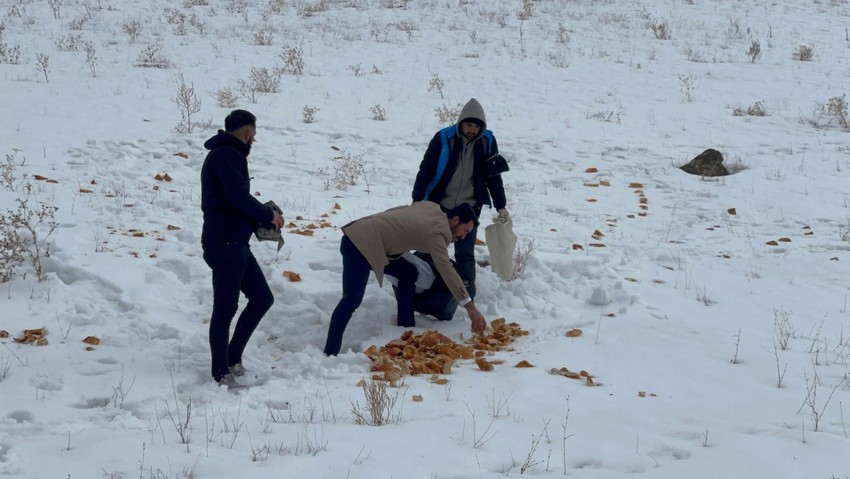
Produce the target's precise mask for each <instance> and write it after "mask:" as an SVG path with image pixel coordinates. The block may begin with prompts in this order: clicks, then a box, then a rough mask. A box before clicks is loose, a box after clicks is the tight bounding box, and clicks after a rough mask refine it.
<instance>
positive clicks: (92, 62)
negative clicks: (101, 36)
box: [83, 42, 97, 78]
mask: <svg viewBox="0 0 850 479" xmlns="http://www.w3.org/2000/svg"><path fill="white" fill-rule="evenodd" d="M83 48H84V50H85V51H86V65H88V66H89V73H91V76H92V78H95V77H96V76H97V51H96V50H95V49H94V43H92V42H85V45H84V47H83Z"/></svg>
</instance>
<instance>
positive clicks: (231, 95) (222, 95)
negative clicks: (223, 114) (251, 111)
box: [210, 87, 239, 108]
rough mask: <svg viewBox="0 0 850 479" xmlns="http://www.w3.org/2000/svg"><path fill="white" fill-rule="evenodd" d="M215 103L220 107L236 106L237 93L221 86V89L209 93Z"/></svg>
mask: <svg viewBox="0 0 850 479" xmlns="http://www.w3.org/2000/svg"><path fill="white" fill-rule="evenodd" d="M210 96H211V97H213V99H214V100H215V102H216V104H217V105H218V106H220V107H222V108H236V101H237V100H238V99H239V95H238V94H236V92H234V91H233V89H232V88H230V87H225V88H222V89H221V90H218V91H214V92H212V93H210Z"/></svg>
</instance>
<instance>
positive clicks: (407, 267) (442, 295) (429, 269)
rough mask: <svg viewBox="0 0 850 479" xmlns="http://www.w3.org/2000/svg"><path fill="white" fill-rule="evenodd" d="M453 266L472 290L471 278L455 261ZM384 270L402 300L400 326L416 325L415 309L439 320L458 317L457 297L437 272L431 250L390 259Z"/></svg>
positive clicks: (449, 319) (399, 311)
mask: <svg viewBox="0 0 850 479" xmlns="http://www.w3.org/2000/svg"><path fill="white" fill-rule="evenodd" d="M452 267H453V268H454V270H455V271H456V272H457V274H458V275H459V276H460V278H461V280H462V281H463V284H464V286H465V287H466V288H467V291H468V290H469V283H470V281H469V279H468V278H467V277H466V276H464V274H463V273H462V272H461V271H460V268H459V267H458V265H457V263H455V262H454V261H452ZM384 274H385V277H386V278H387V280H388V281H389V282H390V283H392V285H393V293H394V294H395V298H396V303H397V304H398V325H399V326H401V327H404V328H413V327H415V326H416V320H415V319H414V317H413V316H414V312H417V313H420V314H424V315H426V316H431V317H433V318H434V319H436V320H437V321H451V320H452V318H453V317H454V314H455V311H457V301H455V299H454V297H453V296H452V293H451V291H449V287H448V285H447V284H446V282H445V281H443V278H441V277H440V275H439V274H438V273H437V268H436V266H435V265H434V260H433V259H432V258H431V255H430V254H428V253H422V252H420V251H415V252H412V253H410V252H408V253H404V254H403V255H401V258H400V259H398V260H395V261H390V264H389V265H388V266H387V267H386V268H384Z"/></svg>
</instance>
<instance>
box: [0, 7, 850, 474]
mask: <svg viewBox="0 0 850 479" xmlns="http://www.w3.org/2000/svg"><path fill="white" fill-rule="evenodd" d="M189 3H194V4H201V3H204V4H206V3H207V2H205V1H198V0H195V1H194V2H187V3H178V2H168V1H164V0H149V1H147V2H141V3H133V2H119V1H117V0H90V1H86V2H83V1H76V0H64V1H62V0H49V1H41V0H14V1H12V0H0V105H2V108H3V110H2V111H3V114H2V115H0V153H2V155H3V157H5V161H3V162H2V164H0V173H3V175H0V180H2V181H0V183H1V184H2V185H1V186H0V214H4V215H5V216H6V217H9V216H10V215H11V214H12V213H13V212H14V211H16V210H17V208H18V205H19V203H18V202H17V201H16V200H17V199H21V200H22V201H23V204H24V205H25V211H29V212H31V213H34V212H36V211H38V210H39V208H40V207H41V206H40V205H47V206H56V207H58V209H57V210H56V211H55V214H54V215H55V216H54V217H55V220H56V222H57V223H58V226H57V227H56V229H55V230H54V231H53V232H52V234H50V235H49V236H48V233H49V232H50V230H49V227H48V226H47V225H46V224H44V223H42V224H40V225H38V226H37V227H36V228H35V229H36V232H37V234H38V235H39V239H40V240H45V243H43V244H42V249H41V254H40V255H39V257H40V258H41V260H42V267H43V273H44V276H45V277H44V279H43V280H42V281H39V280H38V278H37V275H36V272H35V271H34V270H33V267H32V265H31V264H30V262H29V261H25V262H24V263H23V264H22V265H19V266H18V267H17V268H15V270H14V272H15V273H16V274H15V277H14V278H13V279H11V280H10V281H7V282H4V283H2V284H0V292H2V295H0V309H2V316H0V330H5V331H8V333H9V335H10V337H8V338H5V339H0V475H5V476H8V477H14V478H38V479H40V478H56V477H62V478H74V479H79V478H97V477H107V478H122V477H123V478H131V477H132V478H134V477H137V476H138V477H139V478H144V479H149V478H154V479H165V478H168V479H171V478H212V477H235V476H242V477H251V478H272V477H274V478H278V477H293V478H295V477H319V478H352V479H355V478H376V477H380V478H392V477H396V478H398V477H422V478H435V479H436V478H471V477H475V478H488V477H493V478H495V477H501V476H505V475H507V476H519V475H528V476H550V475H551V476H563V475H566V476H569V477H581V478H614V477H625V476H629V475H631V474H633V473H641V474H644V475H646V476H647V477H653V478H682V477H688V478H694V479H703V478H705V479H708V478H712V479H713V478H717V477H774V478H798V477H807V478H823V479H827V478H829V479H832V478H846V477H850V459H848V458H850V455H848V454H847V450H848V445H850V440H849V439H848V431H847V427H848V426H850V424H848V423H850V383H848V374H850V369H848V359H850V338H848V336H850V329H848V326H850V314H848V293H850V291H849V290H850V279H849V278H850V275H848V271H850V270H848V267H847V263H848V261H850V255H848V250H850V190H848V187H847V185H848V175H850V141H848V140H850V133H848V131H847V128H846V127H847V124H846V122H847V116H846V114H847V113H846V103H845V104H844V108H845V109H844V110H842V109H841V108H840V106H841V105H840V103H841V102H840V101H838V100H843V98H844V97H843V95H845V94H846V93H847V85H848V84H850V82H848V76H850V41H848V36H847V20H848V18H850V6H848V5H847V4H846V2H838V1H835V0H833V1H826V0H824V1H816V2H796V1H790V0H781V1H771V2H768V1H762V0H753V1H749V2H722V1H717V0H714V1H709V0H691V1H678V0H677V1H673V0H659V1H646V0H643V1H636V2H631V1H624V0H605V1H592V0H576V1H567V0H543V1H528V2H525V3H524V2H520V1H516V0H511V1H507V0H493V1H486V2H485V1H482V0H474V1H473V0H461V1H460V2H457V1H448V2H436V1H429V0H425V1H416V0H411V1H404V0H381V1H377V0H373V1H368V0H364V1H358V0H348V1H338V0H326V1H284V0H272V1H270V2H247V1H245V0H242V1H240V0H209V2H208V3H209V4H208V5H189ZM249 3H250V5H249ZM131 34H134V35H135V36H133V35H131ZM659 37H662V38H659ZM663 37H669V38H666V39H665V38H663ZM754 42H758V46H759V49H760V50H759V55H757V56H756V55H755V53H752V54H748V52H754V50H753V48H754V45H755V43H754ZM264 43H265V45H262V44H264ZM808 53H811V54H812V57H811V59H809V61H801V56H802V57H803V58H802V60H806V58H805V57H806V56H807V55H808ZM300 62H303V66H302V65H301V63H300ZM299 66H302V67H303V70H301V71H299ZM276 69H277V71H279V72H280V73H279V74H276ZM264 73H265V74H266V77H267V78H266V79H267V80H271V82H272V83H274V81H275V80H279V85H278V86H277V91H276V92H272V93H260V92H258V91H257V90H258V89H261V88H260V87H261V86H262V85H260V83H262V82H260V80H262V79H263V74H264ZM181 76H182V78H183V81H184V82H185V85H186V86H187V87H188V86H192V87H194V91H195V93H196V95H197V98H198V99H199V100H200V101H201V107H200V111H199V112H197V113H194V114H193V115H192V118H191V120H190V122H189V123H190V126H191V132H189V131H180V132H179V131H178V130H181V128H179V127H180V126H181V125H182V126H183V127H186V126H187V125H186V122H185V121H184V120H181V112H180V108H179V106H178V105H177V104H176V103H175V102H173V101H172V100H171V99H172V98H174V97H175V96H176V94H177V92H178V85H179V83H180V78H181ZM271 86H274V85H271ZM228 89H229V90H230V91H231V92H232V93H233V94H234V95H235V96H236V97H238V99H237V101H236V105H237V106H239V107H242V108H247V109H249V110H251V111H252V112H254V113H255V114H256V115H257V116H258V118H259V124H258V127H259V134H258V143H256V144H255V145H254V148H253V151H252V154H251V157H250V168H251V174H252V175H253V177H254V179H253V183H252V188H253V189H255V190H256V191H257V192H258V194H259V195H260V197H261V198H262V199H263V200H268V199H272V200H274V201H275V202H276V203H277V204H278V205H280V206H281V207H282V208H283V210H284V212H285V217H286V219H287V221H293V222H295V223H296V224H297V225H298V227H299V228H305V227H307V226H308V225H310V224H319V223H320V222H321V221H323V220H327V221H328V222H329V223H331V224H332V225H333V227H328V228H320V229H317V230H316V233H315V235H314V236H312V237H310V236H303V235H297V234H287V236H286V246H285V247H284V249H283V250H281V252H280V253H275V248H274V245H272V244H267V243H263V244H257V243H254V244H252V249H253V251H254V253H255V255H256V256H257V257H258V259H259V260H260V262H261V265H262V266H263V268H264V270H265V271H266V273H267V277H268V279H269V282H270V285H271V287H272V290H273V291H274V293H275V297H276V302H275V305H274V306H273V308H272V310H271V311H270V313H269V314H268V315H267V317H266V318H265V320H264V321H263V323H261V325H260V327H259V329H258V331H257V333H256V334H255V336H254V338H253V339H252V342H251V344H250V345H249V348H248V350H247V352H246V359H245V362H246V366H247V367H248V368H249V369H250V370H251V371H252V372H253V374H255V375H256V376H257V377H256V378H254V380H253V381H254V382H255V383H256V386H255V387H253V388H251V389H250V390H247V391H242V392H240V393H237V394H233V393H229V392H227V391H225V390H222V389H220V388H217V387H216V386H215V385H214V384H213V383H212V382H211V381H210V380H209V377H208V375H209V350H208V343H207V326H206V324H205V322H206V320H207V319H208V317H209V314H210V308H211V299H212V298H211V285H210V273H209V270H208V268H207V267H206V265H205V264H204V262H203V260H202V259H201V250H200V244H199V238H200V228H201V215H200V209H199V202H200V201H199V193H200V186H199V174H200V166H201V164H202V162H203V159H204V155H205V151H204V149H203V146H202V144H203V142H204V141H205V140H206V139H207V138H208V137H209V136H211V135H212V134H214V133H215V130H216V129H217V128H220V127H221V124H222V121H223V118H224V116H225V115H226V114H227V112H228V111H229V110H230V109H231V107H227V106H219V105H218V103H217V100H216V97H221V96H223V94H224V93H226V90H228ZM272 89H274V88H272ZM470 97H476V98H477V99H478V100H479V101H480V102H481V103H482V104H483V106H484V108H485V111H486V113H487V118H488V126H489V127H490V128H491V129H492V130H493V131H494V132H495V135H496V137H497V139H498V141H499V145H500V149H501V151H502V153H503V154H504V155H505V156H506V157H508V158H509V160H511V171H510V172H509V173H507V174H505V175H504V181H505V184H506V186H507V192H508V209H509V210H510V212H511V214H512V216H513V218H514V228H515V232H516V233H517V234H518V235H519V237H520V249H521V250H523V251H528V250H529V249H530V248H531V249H532V251H531V255H530V259H529V260H528V262H527V265H526V268H525V270H524V271H523V272H522V273H521V274H520V275H519V277H518V278H516V279H514V280H512V281H510V282H503V281H500V280H499V279H498V278H497V277H496V275H495V274H493V273H492V272H491V271H490V270H489V269H487V268H481V269H480V270H479V271H478V292H479V296H478V298H477V302H478V303H479V307H480V308H481V309H482V311H483V312H484V313H485V315H486V316H487V318H488V319H489V320H492V319H495V318H497V317H505V318H507V319H508V320H509V321H515V322H517V323H519V324H520V325H521V326H522V327H523V328H525V329H526V330H528V331H529V332H530V335H529V336H527V337H525V338H524V339H522V340H520V341H519V342H517V343H516V344H515V345H514V348H513V350H511V351H504V352H500V353H498V354H495V355H494V356H493V357H492V358H491V359H502V360H504V361H505V362H504V363H503V364H501V365H498V366H497V367H496V369H495V371H493V372H489V373H484V372H481V371H479V370H478V368H477V367H476V366H475V364H474V363H473V362H471V361H461V362H460V363H458V364H457V365H456V367H455V368H454V370H453V373H452V374H451V375H449V376H447V379H449V383H448V384H447V385H437V384H434V383H432V382H430V381H428V378H425V377H407V378H405V380H404V383H403V385H402V387H400V388H398V389H392V390H390V393H391V394H392V395H396V396H395V397H397V401H398V402H397V406H396V410H395V411H396V414H397V416H396V417H397V418H398V419H400V420H399V421H398V422H395V423H392V424H389V425H386V426H382V427H370V426H366V425H358V424H356V422H355V419H354V414H353V411H352V409H353V408H354V407H355V406H354V404H358V405H359V406H361V407H362V406H363V404H364V393H363V391H362V389H361V388H359V387H358V386H357V383H358V381H360V380H361V379H363V378H368V377H369V374H370V373H369V361H368V359H367V358H366V357H365V356H364V355H363V354H361V352H362V351H363V350H365V349H366V348H367V347H368V346H369V345H372V344H377V345H382V344H385V343H386V342H388V341H390V340H392V339H393V338H396V337H398V336H399V335H401V334H402V333H403V332H404V330H403V329H401V328H398V327H396V326H394V321H395V312H394V308H395V302H394V299H393V297H392V291H391V290H390V288H389V287H388V286H387V287H385V288H384V289H383V290H381V289H380V288H379V287H378V285H377V283H376V282H374V280H373V281H371V282H370V285H369V287H368V289H367V295H366V299H365V300H364V303H363V306H362V307H361V308H360V310H359V311H358V312H357V313H356V315H355V316H354V318H353V320H352V322H351V324H350V325H349V328H348V331H347V332H346V336H345V339H344V343H343V350H344V351H347V352H346V353H345V354H341V355H340V356H339V357H334V358H326V357H324V356H323V355H322V353H321V348H322V346H323V344H324V340H325V334H326V332H327V325H328V321H329V317H330V313H331V311H332V309H333V307H334V306H335V304H336V302H337V301H338V299H339V297H340V295H341V285H340V273H341V267H342V265H341V259H340V256H339V252H338V248H339V239H340V232H339V229H338V227H339V226H342V225H343V224H345V223H347V222H348V221H350V220H352V219H355V218H358V217H361V216H363V215H366V214H370V213H373V212H377V211H382V210H384V209H387V208H390V207H392V206H397V205H401V204H406V203H409V201H410V190H411V188H412V184H413V179H414V176H415V174H416V171H417V167H418V165H419V161H420V160H421V157H422V154H423V153H424V150H425V147H426V146H427V143H428V141H429V140H430V139H431V137H432V135H433V134H434V132H436V131H437V130H438V129H439V128H441V127H442V126H445V125H446V124H448V123H450V122H451V120H449V121H446V119H445V118H443V119H440V118H438V116H439V115H437V114H436V113H435V111H436V109H438V108H444V109H447V110H452V109H458V108H459V106H460V105H461V104H463V103H464V102H465V101H467V100H468V99H469V98H470ZM831 100H832V105H833V106H834V107H835V106H838V107H839V108H833V110H829V109H828V106H829V104H830V101H831ZM758 102H761V103H758ZM758 105H761V107H763V109H764V112H765V113H766V115H765V116H757V115H746V114H744V115H733V112H734V111H735V110H736V109H739V110H744V112H746V110H747V109H753V108H754V107H757V106H758ZM755 109H757V108H755ZM309 110H312V111H313V112H314V113H313V114H312V116H313V120H314V121H313V122H310V123H308V122H305V120H307V119H308V118H307V117H308V116H310V115H308V113H307V111H309ZM842 111H843V113H844V117H843V118H842V116H841V112H842ZM377 117H383V118H384V119H383V120H381V119H376V118H377ZM452 120H453V118H452ZM842 121H843V122H844V124H843V125H842ZM842 126H844V128H842ZM186 129H187V128H183V130H186ZM706 148H716V149H718V150H720V151H721V152H722V153H723V154H724V156H725V158H726V163H727V165H736V164H737V165H740V166H743V169H742V170H741V171H739V172H737V173H736V174H734V175H732V176H728V177H724V178H719V179H716V178H715V179H710V178H700V177H697V176H692V175H688V174H685V173H684V172H682V171H681V170H679V169H678V168H677V166H680V165H682V164H684V163H686V162H687V161H688V160H690V159H691V158H693V157H694V156H696V155H697V154H699V153H700V152H702V151H703V150H704V149H706ZM178 154H180V155H178ZM335 157H343V158H345V159H343V160H339V159H337V160H334V158H335ZM344 161H348V162H363V163H364V165H365V172H364V174H363V175H361V176H360V177H358V178H357V181H356V184H355V185H353V186H348V187H346V188H344V189H341V188H340V187H339V185H336V184H334V181H332V179H330V178H328V172H332V171H333V168H334V165H335V164H339V163H341V162H344ZM593 169H596V171H595V172H594V171H593ZM7 172H8V174H7ZM35 175H39V177H44V178H47V179H41V180H39V179H36V177H35ZM157 175H159V176H160V178H164V176H165V175H167V176H168V178H169V179H170V181H166V180H165V179H162V180H158V179H157V178H156V177H157ZM326 183H328V184H326ZM335 205H339V209H335ZM324 215H327V217H324ZM490 215H491V212H489V211H485V214H484V216H483V218H482V219H483V223H484V226H486V225H487V224H489V222H490ZM297 217H301V218H302V219H300V220H299V219H296V218H297ZM31 222H32V223H34V222H35V217H32V220H31ZM3 228H4V230H2V231H3V232H4V233H5V232H7V231H8V228H7V225H3ZM597 231H598V232H600V233H602V235H601V236H600V235H598V234H597V235H594V233H595V232H597ZM22 233H23V232H22ZM594 236H596V237H594ZM24 237H25V238H30V237H31V236H27V235H26V234H25V235H24ZM479 237H480V238H481V239H483V233H482V234H480V235H479ZM2 239H3V238H0V241H2ZM771 241H775V242H776V244H775V245H774V244H768V242H771ZM48 245H49V256H48V251H46V250H44V249H43V248H44V247H47V246H48ZM594 245H596V246H594ZM600 245H604V247H603V246H600ZM478 255H479V257H480V259H485V260H486V258H487V249H486V247H483V246H482V247H480V248H479V249H478ZM0 261H2V260H0ZM3 268H4V266H3V264H2V263H0V271H3ZM7 270H8V269H7ZM284 271H293V272H296V273H298V274H299V275H300V276H301V278H302V281H300V282H290V281H289V280H288V279H287V278H286V277H284V276H283V272H284ZM594 293H595V294H596V295H597V297H598V296H600V295H602V296H604V297H605V298H607V300H606V301H604V303H606V304H593V303H594V302H591V301H590V299H591V297H592V296H594ZM243 304H244V301H243ZM417 322H418V325H419V327H418V328H417V329H416V330H417V332H422V331H425V330H426V329H434V328H438V329H439V330H440V331H441V332H443V333H444V334H446V335H448V336H450V337H452V338H454V339H456V340H459V339H460V337H461V335H462V334H464V335H465V336H467V337H468V336H469V333H468V329H469V321H468V319H467V318H466V317H465V315H464V314H463V313H462V312H459V313H458V314H457V316H456V317H455V320H454V321H452V322H451V323H448V324H447V323H439V324H438V323H436V322H433V321H431V320H429V319H427V318H422V317H420V318H418V319H417ZM40 327H46V328H47V331H48V332H47V336H46V338H47V340H48V344H47V345H45V346H36V345H32V344H18V343H16V342H14V341H13V338H14V337H18V336H20V335H21V334H22V331H23V330H24V329H33V328H40ZM572 328H579V329H582V330H583V332H584V334H582V335H581V336H579V337H575V338H567V337H565V332H566V331H568V330H570V329H572ZM845 329H847V331H845ZM87 336H96V337H98V338H99V339H100V340H101V343H100V344H99V345H96V346H92V348H93V350H91V351H88V350H87V347H88V345H87V344H86V343H83V342H82V339H84V338H86V337H87ZM520 360H527V361H529V362H531V363H532V364H534V365H535V367H534V368H530V369H519V368H513V367H512V366H513V365H514V364H516V363H517V362H519V361H520ZM561 367H567V368H569V369H571V370H581V369H584V370H587V371H588V372H589V373H590V374H592V375H593V376H594V378H595V380H596V382H597V387H588V386H586V385H584V383H582V382H580V381H575V380H571V379H567V378H564V377H560V376H556V375H552V374H549V370H550V369H551V368H561ZM640 393H643V394H640ZM414 395H421V396H422V398H423V401H422V402H414V401H413V400H412V398H413V396H414ZM845 402H848V413H847V415H848V417H847V419H846V420H845V414H844V412H843V404H844V403H845ZM541 437H542V438H541Z"/></svg>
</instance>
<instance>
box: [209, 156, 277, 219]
mask: <svg viewBox="0 0 850 479" xmlns="http://www.w3.org/2000/svg"><path fill="white" fill-rule="evenodd" d="M216 160H217V161H214V162H213V163H212V164H213V165H214V170H213V171H214V172H215V175H216V177H217V178H218V181H219V184H220V185H221V188H222V191H223V193H224V197H225V199H226V200H227V204H228V205H229V206H230V207H231V208H233V209H234V210H236V211H238V212H239V213H241V214H243V215H245V216H247V217H249V218H251V219H252V220H253V221H254V222H255V223H258V224H263V223H271V221H272V219H274V212H273V211H272V209H271V208H270V207H268V206H266V205H264V204H262V203H260V201H259V200H258V199H257V198H255V197H254V196H253V195H251V191H250V189H251V188H250V181H249V179H248V176H247V174H246V173H247V169H244V168H238V166H239V165H238V163H239V162H238V161H236V160H234V159H232V158H227V157H224V156H218V157H217V158H216Z"/></svg>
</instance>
